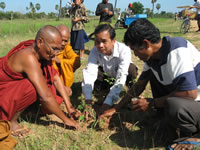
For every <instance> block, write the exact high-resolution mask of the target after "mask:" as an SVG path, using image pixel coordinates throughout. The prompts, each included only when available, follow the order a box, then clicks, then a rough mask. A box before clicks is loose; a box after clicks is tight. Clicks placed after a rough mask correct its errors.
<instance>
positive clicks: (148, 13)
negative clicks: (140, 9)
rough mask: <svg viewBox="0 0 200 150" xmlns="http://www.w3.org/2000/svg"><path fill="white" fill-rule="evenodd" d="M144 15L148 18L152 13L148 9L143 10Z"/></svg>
mask: <svg viewBox="0 0 200 150" xmlns="http://www.w3.org/2000/svg"><path fill="white" fill-rule="evenodd" d="M144 13H145V14H147V16H148V17H150V16H152V11H151V10H150V8H145V12H144Z"/></svg>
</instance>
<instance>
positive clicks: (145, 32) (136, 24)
mask: <svg viewBox="0 0 200 150" xmlns="http://www.w3.org/2000/svg"><path fill="white" fill-rule="evenodd" d="M145 39H146V40H148V41H150V42H151V43H152V44H155V43H158V42H159V41H160V40H161V38H160V31H159V29H158V28H156V27H155V26H154V25H153V24H152V23H151V22H150V21H148V20H147V19H137V20H136V21H133V22H132V23H131V25H130V26H129V28H128V29H127V31H126V33H125V35H124V43H125V44H126V45H133V46H135V47H137V48H139V49H143V48H144V47H145V46H146V44H145V43H144V40H145Z"/></svg>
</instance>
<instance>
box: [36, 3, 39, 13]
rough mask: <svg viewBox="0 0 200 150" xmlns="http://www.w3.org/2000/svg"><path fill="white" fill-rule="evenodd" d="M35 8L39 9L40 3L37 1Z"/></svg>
mask: <svg viewBox="0 0 200 150" xmlns="http://www.w3.org/2000/svg"><path fill="white" fill-rule="evenodd" d="M35 8H36V10H37V11H39V10H40V4H39V3H37V4H35Z"/></svg>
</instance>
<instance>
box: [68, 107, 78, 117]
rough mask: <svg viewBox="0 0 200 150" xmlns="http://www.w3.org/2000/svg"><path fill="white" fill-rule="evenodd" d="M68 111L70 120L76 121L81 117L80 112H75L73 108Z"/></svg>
mask: <svg viewBox="0 0 200 150" xmlns="http://www.w3.org/2000/svg"><path fill="white" fill-rule="evenodd" d="M68 111H69V116H70V118H71V119H74V120H78V119H79V117H80V116H81V112H80V111H77V110H76V109H75V108H74V107H71V108H69V109H68Z"/></svg>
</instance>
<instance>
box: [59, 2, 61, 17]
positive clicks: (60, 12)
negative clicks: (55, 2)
mask: <svg viewBox="0 0 200 150" xmlns="http://www.w3.org/2000/svg"><path fill="white" fill-rule="evenodd" d="M61 9H62V0H60V9H59V18H61Z"/></svg>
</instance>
